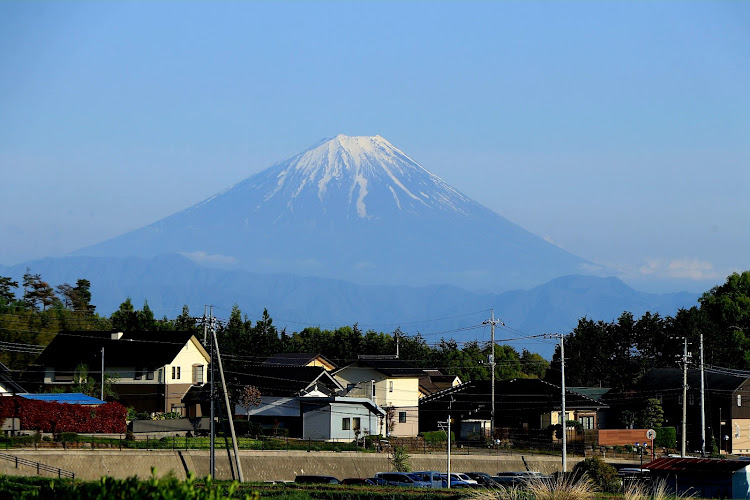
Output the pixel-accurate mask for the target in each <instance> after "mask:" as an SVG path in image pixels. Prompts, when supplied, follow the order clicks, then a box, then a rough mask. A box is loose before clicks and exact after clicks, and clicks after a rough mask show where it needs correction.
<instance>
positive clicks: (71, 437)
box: [55, 432, 78, 443]
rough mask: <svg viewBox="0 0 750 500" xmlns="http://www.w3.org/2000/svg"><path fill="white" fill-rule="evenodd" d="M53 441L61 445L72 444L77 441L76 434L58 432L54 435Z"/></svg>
mask: <svg viewBox="0 0 750 500" xmlns="http://www.w3.org/2000/svg"><path fill="white" fill-rule="evenodd" d="M55 441H59V442H61V443H73V442H75V441H78V434H77V433H75V432H59V433H57V434H55Z"/></svg>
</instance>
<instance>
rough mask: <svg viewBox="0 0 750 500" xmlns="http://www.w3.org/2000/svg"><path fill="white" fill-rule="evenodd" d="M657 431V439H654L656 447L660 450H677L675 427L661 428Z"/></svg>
mask: <svg viewBox="0 0 750 500" xmlns="http://www.w3.org/2000/svg"><path fill="white" fill-rule="evenodd" d="M654 430H655V431H656V439H654V446H658V447H660V448H676V447H677V429H675V428H674V427H659V428H658V429H654Z"/></svg>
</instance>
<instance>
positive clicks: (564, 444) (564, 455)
mask: <svg viewBox="0 0 750 500" xmlns="http://www.w3.org/2000/svg"><path fill="white" fill-rule="evenodd" d="M564 339H565V337H564V336H563V335H560V372H561V373H562V471H563V474H565V473H566V472H567V471H568V430H567V429H566V428H565V425H566V424H567V420H568V414H567V413H566V412H565V341H564Z"/></svg>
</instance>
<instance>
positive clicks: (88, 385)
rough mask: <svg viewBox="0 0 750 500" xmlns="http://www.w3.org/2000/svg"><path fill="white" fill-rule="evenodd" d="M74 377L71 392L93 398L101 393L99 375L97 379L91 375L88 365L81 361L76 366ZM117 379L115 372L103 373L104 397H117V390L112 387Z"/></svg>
mask: <svg viewBox="0 0 750 500" xmlns="http://www.w3.org/2000/svg"><path fill="white" fill-rule="evenodd" d="M74 377H75V381H76V384H75V385H74V386H73V388H72V391H71V392H80V393H83V394H86V395H87V396H91V397H93V398H98V397H100V396H101V395H102V391H101V387H102V380H101V376H100V377H99V379H98V380H97V379H95V378H94V377H93V376H91V373H90V372H89V367H88V365H86V364H83V363H81V364H79V365H78V366H76V369H75V375H74ZM117 380H118V376H117V374H114V373H106V372H105V373H104V397H111V398H115V399H116V398H117V392H115V389H114V383H115V382H117Z"/></svg>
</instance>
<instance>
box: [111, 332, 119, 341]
mask: <svg viewBox="0 0 750 500" xmlns="http://www.w3.org/2000/svg"><path fill="white" fill-rule="evenodd" d="M110 338H111V339H112V340H120V339H121V338H122V332H113V333H112V336H111V337H110Z"/></svg>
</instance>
